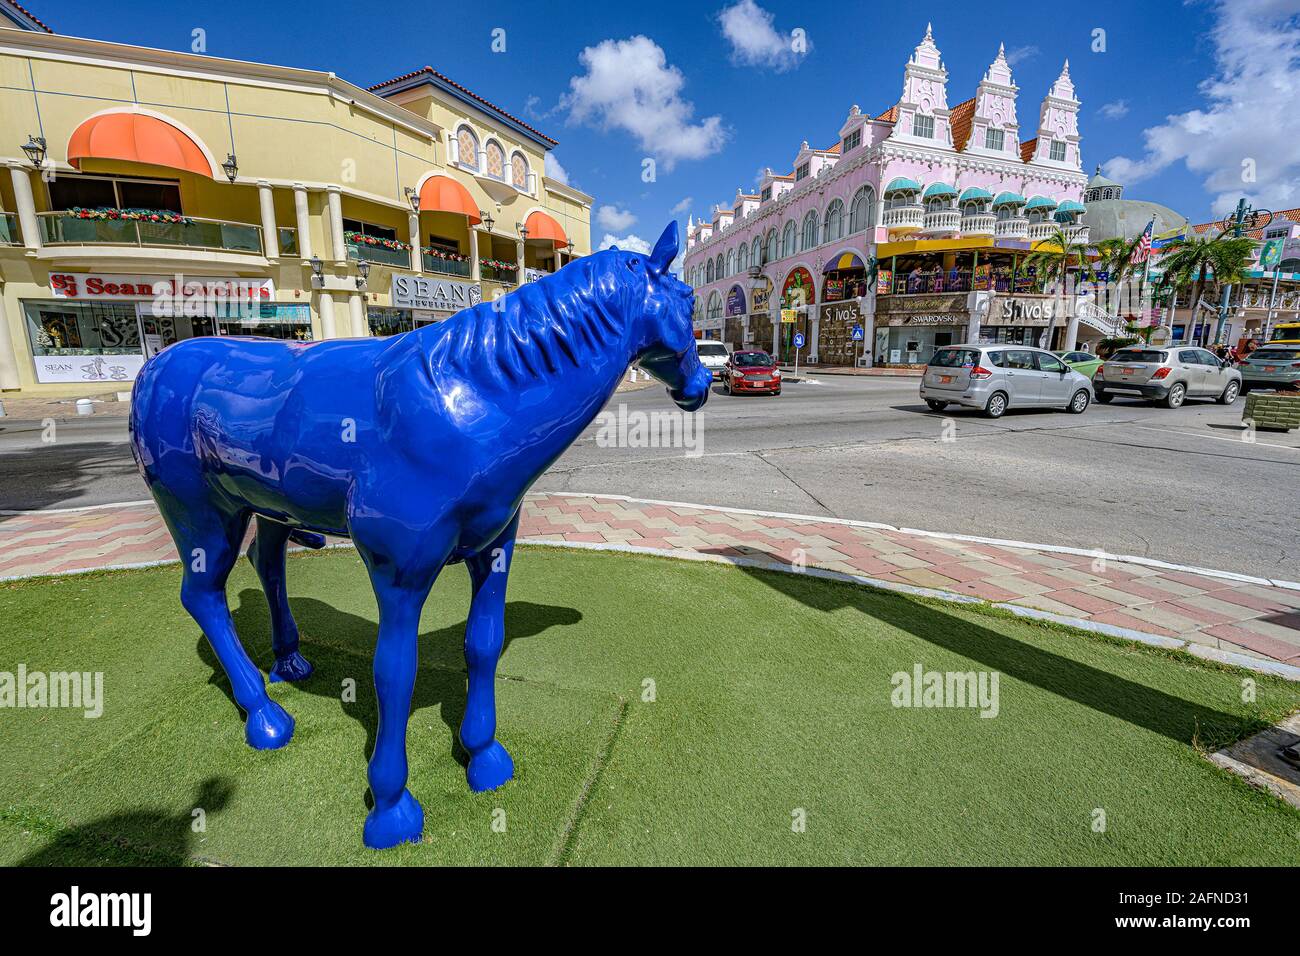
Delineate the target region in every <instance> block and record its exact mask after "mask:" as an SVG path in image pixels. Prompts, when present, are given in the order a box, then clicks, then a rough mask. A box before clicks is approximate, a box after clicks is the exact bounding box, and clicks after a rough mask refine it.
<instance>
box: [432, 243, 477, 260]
mask: <svg viewBox="0 0 1300 956" xmlns="http://www.w3.org/2000/svg"><path fill="white" fill-rule="evenodd" d="M425 252H427V253H428V254H429V256H430V258H433V259H446V260H447V261H448V262H468V261H469V256H462V255H461V254H460V253H459V252H448V251H447V250H446V249H439V248H437V247H434V246H430V247H429V248H428V249H426V250H425Z"/></svg>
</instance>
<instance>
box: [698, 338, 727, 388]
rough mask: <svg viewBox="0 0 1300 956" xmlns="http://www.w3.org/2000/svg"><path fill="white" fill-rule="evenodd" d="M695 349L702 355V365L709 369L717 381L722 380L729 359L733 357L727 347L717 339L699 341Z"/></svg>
mask: <svg viewBox="0 0 1300 956" xmlns="http://www.w3.org/2000/svg"><path fill="white" fill-rule="evenodd" d="M695 347H696V349H697V350H698V351H699V353H700V364H701V365H703V366H704V367H705V368H707V369H708V370H709V371H710V372H711V373H712V374H713V377H714V378H715V379H716V378H722V372H723V369H724V368H726V365H727V359H729V358H730V357H731V353H730V352H728V351H727V347H726V346H725V345H723V344H722V343H721V342H719V341H718V340H717V339H698V340H697V341H696V343H695Z"/></svg>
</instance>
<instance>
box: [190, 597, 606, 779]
mask: <svg viewBox="0 0 1300 956" xmlns="http://www.w3.org/2000/svg"><path fill="white" fill-rule="evenodd" d="M290 605H291V607H292V610H293V615H294V619H295V620H296V621H297V622H298V629H299V636H300V641H301V649H302V653H303V656H304V657H306V658H307V660H309V661H311V662H312V665H313V666H314V668H315V670H314V671H313V673H312V675H311V677H309V678H307V680H305V681H298V682H297V683H296V684H295V686H296V687H297V688H298V689H299V690H301V691H304V692H306V693H309V694H315V695H316V696H318V697H324V698H327V699H329V700H332V701H341V705H342V708H343V712H344V713H345V714H346V715H347V716H349V717H350V718H352V719H353V720H355V721H357V723H359V724H361V726H362V727H363V728H364V729H365V731H366V742H365V747H364V749H363V750H362V753H361V755H360V759H361V762H362V764H364V763H365V761H367V760H369V758H370V754H371V752H372V751H373V750H374V746H375V735H376V732H377V730H378V726H379V714H378V711H377V709H376V707H375V695H374V682H373V678H372V676H371V666H372V662H373V657H374V650H375V641H376V639H377V637H378V624H377V623H376V622H375V621H374V620H371V619H370V618H365V617H360V616H358V615H355V614H349V613H347V612H346V611H340V610H338V609H337V608H335V607H332V606H331V605H329V604H326V603H325V602H323V601H317V600H315V599H312V598H294V599H292V600H291V601H290ZM231 617H232V618H233V620H234V622H235V630H236V632H237V633H238V634H239V636H240V640H241V641H242V642H243V644H244V647H245V648H246V649H247V650H248V654H249V657H251V658H252V659H253V662H254V663H255V664H256V665H257V666H258V667H260V668H261V669H262V670H263V671H264V672H265V671H269V670H270V667H271V665H272V664H273V663H274V662H275V656H274V654H273V653H272V651H271V617H270V612H269V610H268V609H267V606H266V598H265V596H264V595H263V594H262V592H261V590H259V589H257V588H247V589H245V590H243V591H241V592H240V593H239V603H238V606H237V607H234V608H233V609H232V612H231ZM581 620H582V614H581V612H579V611H577V610H575V609H574V608H571V607H559V606H556V605H551V604H535V603H533V602H530V601H510V602H508V603H507V604H506V611H505V625H506V635H505V640H504V642H503V645H502V648H501V653H502V655H503V656H504V655H505V653H506V651H507V650H509V649H510V646H511V644H513V643H514V642H515V641H517V640H521V639H524V638H529V637H535V636H537V635H538V634H541V633H543V632H544V631H547V630H549V629H550V628H553V627H565V626H568V625H572V624H577V623H578V622H580V621H581ZM464 636H465V625H464V623H458V624H453V625H450V626H448V627H444V628H439V629H438V630H435V631H428V632H425V633H423V634H421V635H420V637H419V647H420V651H419V653H420V665H419V669H418V671H417V673H416V679H415V690H414V692H413V693H412V696H411V713H415V711H416V710H419V709H422V708H426V707H436V708H437V709H438V712H439V715H440V716H441V718H442V722H443V723H444V724H446V725H447V728H448V729H449V730H450V731H451V739H452V742H453V743H452V755H453V757H455V759H456V760H457V761H458V762H459V763H460V764H461V766H466V765H468V763H469V755H468V754H467V753H466V752H465V750H464V748H463V747H462V746H461V744H460V734H459V731H460V722H461V719H462V718H463V717H464V716H465V679H466V673H465V667H464V658H463V656H462V653H463V652H462V647H463V643H464ZM195 649H196V651H197V653H198V655H199V657H200V658H201V659H202V660H203V662H204V663H205V664H207V665H208V666H209V667H210V668H212V676H211V678H210V679H209V682H210V683H212V684H214V685H216V686H218V687H220V688H221V691H222V693H224V694H225V695H226V698H227V699H228V700H229V701H230V705H231V709H232V711H233V716H232V719H237V720H239V721H241V722H242V721H243V711H241V710H240V709H239V707H238V705H237V704H236V703H235V699H234V696H233V694H232V693H231V690H230V682H229V681H228V680H227V679H226V675H225V672H224V671H223V670H222V669H221V665H220V663H219V662H218V661H217V658H216V655H215V654H213V653H212V648H211V647H210V646H209V645H208V642H207V640H206V639H205V638H204V637H203V636H202V635H200V636H199V637H198V638H197V644H196V648H195ZM345 680H352V681H355V685H354V686H355V689H356V694H355V697H354V699H353V700H351V701H346V700H343V699H342V698H343V687H344V681H345ZM289 746H290V747H292V746H293V743H292V742H290V744H289ZM367 803H369V795H367Z"/></svg>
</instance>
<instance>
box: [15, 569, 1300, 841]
mask: <svg viewBox="0 0 1300 956" xmlns="http://www.w3.org/2000/svg"><path fill="white" fill-rule="evenodd" d="M289 580H290V594H291V601H292V603H293V607H294V611H295V615H296V617H297V620H298V622H299V625H300V628H301V630H302V633H303V652H304V654H305V655H306V656H307V657H308V659H310V660H311V661H312V662H313V663H314V664H315V665H316V672H315V674H314V675H313V676H312V678H311V679H310V680H309V681H307V682H304V683H303V684H300V685H287V684H276V685H272V688H271V694H272V695H273V696H274V697H275V698H276V699H277V700H279V701H280V702H281V703H282V704H283V705H284V706H285V708H286V709H287V710H288V711H289V712H290V713H291V714H293V716H294V718H295V719H296V721H297V729H296V733H295V736H294V739H293V741H292V742H291V743H290V744H289V746H288V747H286V748H284V749H282V750H279V751H274V752H256V751H253V750H250V749H249V748H248V747H247V746H246V745H245V744H244V742H243V724H242V719H241V717H240V714H239V712H238V710H237V708H236V707H235V705H234V704H233V702H232V701H231V699H230V697H229V690H228V685H227V684H226V681H225V679H224V677H223V676H221V675H220V671H219V670H218V669H216V667H215V659H214V658H213V656H212V654H211V652H210V651H209V650H208V648H207V645H206V642H204V641H203V640H202V638H201V637H200V635H199V632H198V629H197V627H196V626H195V625H194V623H193V622H192V621H191V620H190V619H189V617H188V616H187V615H186V614H185V613H184V611H183V610H182V609H181V607H180V604H179V601H178V600H177V588H178V581H179V569H178V568H177V567H176V566H170V567H162V568H156V569H148V570H142V571H131V572H116V573H104V574H95V575H84V576H76V577H69V578H63V579H57V580H39V581H28V582H20V583H16V584H9V585H0V606H2V607H3V609H4V610H3V620H4V632H5V635H4V637H3V638H0V670H7V671H14V670H16V669H17V665H18V664H19V663H20V662H22V663H25V664H26V665H27V668H28V670H29V671H51V670H74V669H75V670H80V671H96V670H100V671H103V672H104V674H105V678H104V682H105V687H104V690H105V698H106V703H105V709H104V715H103V716H102V717H101V718H99V719H94V720H87V719H85V718H84V717H82V716H81V714H80V713H79V712H73V711H66V710H7V711H0V721H3V724H2V725H0V726H2V727H3V731H4V732H3V735H0V762H2V763H3V765H4V766H5V768H6V772H5V774H3V775H2V776H0V864H10V865H12V864H19V863H23V864H55V863H67V864H74V865H75V864H87V863H95V862H99V863H108V864H122V863H128V864H130V863H138V864H174V863H182V862H184V863H204V862H212V863H226V864H259V863H260V864H265V863H309V864H368V865H379V864H438V863H521V864H545V863H567V864H607V863H634V864H635V863H664V864H667V863H717V864H725V863H807V864H816V863H881V864H888V863H899V864H910V863H918V864H920V863H927V864H944V863H963V864H1067V863H1068V864H1083V865H1091V864H1120V865H1123V864H1152V865H1161V864H1184V865H1205V864H1247V865H1248V864H1271V865H1295V864H1297V863H1300V840H1297V838H1296V834H1297V833H1298V832H1300V813H1298V812H1297V811H1295V810H1294V809H1292V808H1290V807H1288V806H1286V805H1285V804H1283V803H1281V802H1280V801H1277V800H1276V799H1274V798H1272V797H1270V796H1268V795H1265V794H1262V793H1259V792H1257V791H1255V790H1252V789H1251V788H1250V787H1248V786H1246V785H1245V784H1244V783H1242V782H1240V781H1239V780H1237V779H1236V778H1234V777H1232V776H1231V775H1229V774H1227V773H1225V772H1224V771H1221V770H1219V769H1218V768H1216V767H1214V766H1213V765H1211V764H1210V763H1209V762H1208V761H1206V760H1205V759H1204V757H1203V756H1202V754H1201V753H1200V752H1198V749H1197V748H1198V745H1200V746H1206V745H1210V746H1220V745H1222V744H1223V743H1226V742H1228V741H1230V740H1233V739H1237V738H1239V737H1241V736H1244V735H1246V734H1248V733H1250V732H1253V731H1254V730H1255V729H1257V728H1259V727H1261V726H1264V725H1266V724H1267V723H1271V722H1273V721H1275V720H1277V719H1279V718H1280V717H1282V716H1283V715H1284V714H1286V713H1289V712H1291V711H1293V710H1294V709H1295V708H1296V707H1297V706H1300V686H1298V685H1296V684H1292V683H1288V682H1285V681H1282V680H1279V679H1274V678H1269V677H1264V676H1260V675H1256V674H1247V673H1245V672H1242V671H1236V670H1233V669H1231V668H1226V667H1221V666H1217V665H1213V664H1208V663H1206V662H1203V661H1200V660H1198V659H1195V658H1191V657H1189V656H1187V655H1183V654H1178V653H1170V652H1162V651H1156V650H1152V649H1149V648H1142V647H1137V646H1135V645H1130V644H1124V643H1120V642H1115V641H1110V640H1106V639H1101V638H1097V637H1094V636H1092V635H1085V634H1081V633H1078V632H1074V631H1070V630H1068V629H1066V628H1061V627H1055V626H1044V625H1040V624H1036V623H1033V622H1028V621H1024V620H1019V619H1012V618H1010V617H1008V616H1006V615H1000V614H997V613H993V612H990V611H988V610H984V609H979V608H973V607H968V606H958V605H951V604H944V603H941V602H934V601H924V600H919V599H914V598H909V597H905V596H901V595H896V594H889V593H883V592H877V591H872V590H870V589H866V588H860V587H855V586H849V585H843V584H838V583H835V582H828V581H821V580H817V579H813V578H808V577H801V576H797V575H790V574H781V573H776V572H765V571H752V570H744V569H738V568H734V567H729V566H723V565H714V564H699V563H693V562H680V561H671V560H664V559H657V558H651V557H643V556H631V555H616V554H604V553H592V552H584V551H569V550H558V549H551V548H536V547H533V548H529V547H521V549H520V551H519V556H518V558H517V559H516V562H515V567H514V570H513V571H512V575H511V582H510V592H509V602H508V607H507V616H506V626H507V641H508V644H507V647H506V650H505V653H504V654H503V657H502V660H501V665H500V668H499V671H498V676H499V680H498V682H497V694H498V704H499V714H500V720H499V731H498V735H499V738H500V739H501V741H502V742H503V743H504V744H505V745H506V747H507V748H508V749H509V750H510V751H511V753H512V754H513V755H514V758H515V763H516V770H517V773H516V778H515V779H514V780H512V781H511V782H510V783H508V784H507V785H506V786H505V787H504V788H502V789H500V790H498V791H496V792H493V793H486V794H472V793H470V792H469V790H468V788H467V787H466V785H465V780H464V770H463V766H462V764H461V762H460V758H459V755H458V753H457V749H456V747H455V746H454V743H453V741H454V737H455V728H456V727H457V726H458V724H459V721H460V717H461V713H462V712H463V708H464V674H463V664H462V660H461V654H460V643H461V635H462V633H463V630H462V629H463V621H464V614H465V610H466V607H467V604H468V590H469V589H468V582H467V577H466V575H465V572H464V570H463V569H462V568H460V567H455V568H451V569H448V571H447V572H446V573H445V574H444V575H443V578H442V579H441V580H440V581H439V582H438V584H437V586H436V587H435V589H434V592H433V595H432V596H431V598H430V600H429V602H428V604H427V606H426V609H425V614H424V617H423V620H422V622H421V635H422V636H421V647H420V655H421V662H422V667H421V671H420V674H419V678H418V681H417V686H416V691H415V700H414V705H413V716H412V721H411V726H410V731H409V735H408V737H409V745H408V749H409V753H410V762H411V783H410V786H411V789H412V792H413V793H414V794H415V796H416V797H417V798H418V799H419V800H420V801H421V803H422V804H423V805H424V808H425V814H426V821H425V841H424V842H423V843H422V844H419V845H409V846H405V847H400V848H398V849H396V850H392V851H386V852H383V853H375V852H371V851H368V850H366V849H364V847H363V846H362V844H361V823H362V820H363V818H364V815H365V813H366V809H367V803H366V799H367V795H366V786H365V761H366V757H367V755H368V753H369V749H370V746H371V743H372V741H373V734H374V726H375V718H374V705H373V689H372V685H371V681H370V676H369V675H370V666H371V661H370V653H371V650H372V648H373V644H374V634H375V621H376V612H375V605H374V600H373V597H372V596H371V594H370V590H369V586H368V583H367V579H366V575H365V572H364V569H363V567H362V565H361V563H360V561H359V559H358V558H357V556H356V555H355V553H353V552H351V551H332V552H325V553H318V554H302V555H295V556H294V557H292V558H291V560H290V566H289ZM230 597H231V606H232V609H233V611H234V616H235V620H236V624H237V626H238V627H239V630H240V633H241V635H242V636H243V638H244V641H245V644H246V646H247V647H248V649H249V652H250V654H252V656H253V657H254V659H255V660H256V661H257V663H258V664H259V666H261V667H263V669H265V668H266V667H267V666H269V664H270V662H271V656H270V636H269V620H268V615H267V610H266V605H265V602H264V600H263V597H262V594H261V591H260V589H258V588H257V586H256V582H255V578H254V576H253V574H252V571H251V569H250V568H249V567H248V565H247V564H246V563H241V565H240V567H239V568H238V569H237V570H236V571H235V573H234V575H233V576H232V579H231V585H230ZM917 663H919V664H921V665H922V666H923V668H924V669H925V670H936V671H970V670H975V671H980V670H985V671H997V672H999V673H1000V674H1001V678H1000V713H999V716H997V717H996V718H993V719H984V718H980V717H979V716H978V714H977V712H976V711H975V710H969V709H967V710H956V709H916V708H895V707H893V706H891V703H890V692H891V690H892V687H891V684H890V677H891V675H892V674H894V673H895V672H898V671H905V672H911V670H912V668H913V666H914V665H915V664H917ZM1243 680H1250V681H1253V682H1254V686H1255V695H1256V696H1255V699H1254V701H1253V702H1250V703H1245V702H1243V701H1242V696H1243V694H1242V690H1243ZM349 686H354V687H355V699H344V693H345V691H346V690H347V688H348V687H349ZM196 808H201V809H202V811H203V813H202V815H201V819H202V823H203V825H202V826H196V817H195V809H196ZM1099 811H1100V812H1104V814H1105V828H1104V830H1102V831H1098V830H1097V829H1096V821H1097V820H1098V819H1099ZM800 812H802V815H803V818H805V819H806V826H805V827H804V828H803V830H802V832H795V829H794V828H792V822H793V821H794V820H795V819H796V814H799V813H800ZM503 823H504V827H503V826H502V824H503Z"/></svg>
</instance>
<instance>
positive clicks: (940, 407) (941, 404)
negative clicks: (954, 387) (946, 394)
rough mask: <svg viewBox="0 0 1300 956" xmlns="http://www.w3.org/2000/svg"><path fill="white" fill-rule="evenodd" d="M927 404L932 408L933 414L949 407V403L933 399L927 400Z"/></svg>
mask: <svg viewBox="0 0 1300 956" xmlns="http://www.w3.org/2000/svg"><path fill="white" fill-rule="evenodd" d="M925 404H927V405H929V406H930V411H932V412H941V411H943V410H944V409H945V408H947V407H948V403H947V402H936V401H935V400H934V399H933V398H927V399H926V400H925Z"/></svg>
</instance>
